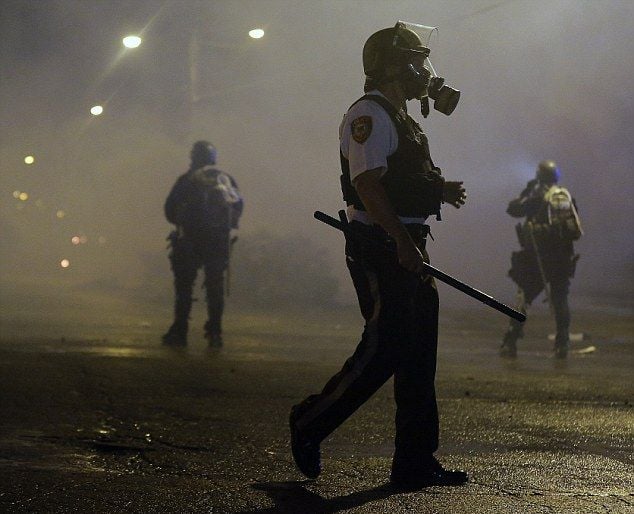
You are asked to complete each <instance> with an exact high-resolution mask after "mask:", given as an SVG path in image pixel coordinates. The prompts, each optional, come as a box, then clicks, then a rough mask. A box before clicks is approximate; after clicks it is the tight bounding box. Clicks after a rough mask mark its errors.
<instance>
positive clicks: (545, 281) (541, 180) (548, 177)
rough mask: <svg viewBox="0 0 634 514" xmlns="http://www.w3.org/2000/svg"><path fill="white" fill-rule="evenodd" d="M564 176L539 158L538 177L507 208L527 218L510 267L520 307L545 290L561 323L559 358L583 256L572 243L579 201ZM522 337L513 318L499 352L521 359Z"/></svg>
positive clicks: (576, 235) (566, 338) (565, 346)
mask: <svg viewBox="0 0 634 514" xmlns="http://www.w3.org/2000/svg"><path fill="white" fill-rule="evenodd" d="M559 177H560V172H559V168H558V167H557V165H556V164H555V162H554V161H551V160H545V161H542V162H540V163H539V165H538V167H537V175H536V177H535V178H534V179H533V180H531V181H530V182H528V184H527V185H526V187H525V188H524V190H523V191H522V192H521V194H520V196H519V197H518V198H515V199H514V200H512V201H511V202H510V203H509V206H508V208H507V210H506V212H507V213H508V214H510V215H511V216H513V217H515V218H526V219H525V221H524V223H520V224H518V225H517V227H516V229H517V236H518V239H519V242H520V245H521V247H522V250H520V251H519V252H513V254H512V256H511V269H510V270H509V276H510V277H511V278H512V279H513V281H514V282H515V283H516V284H517V286H518V291H517V296H518V305H517V309H518V310H519V311H520V312H523V313H526V309H527V306H529V305H530V304H531V303H532V302H533V300H535V298H537V296H538V295H539V294H540V293H541V292H542V291H545V293H546V299H547V301H548V302H549V304H550V308H551V310H552V311H553V312H554V314H555V322H556V324H557V334H556V336H555V357H557V358H565V357H566V356H567V354H568V346H569V328H570V309H569V308H568V290H569V287H570V278H571V277H573V276H574V272H575V267H576V263H577V259H578V258H579V256H578V255H575V253H574V248H573V241H575V240H577V239H579V238H580V237H581V235H582V234H583V231H582V229H581V223H580V221H579V215H578V214H577V207H576V203H575V200H574V199H573V198H572V196H571V195H570V193H569V192H568V190H567V189H566V188H564V187H562V186H560V185H558V182H559ZM522 336H523V330H522V325H521V324H520V323H519V322H517V321H515V320H511V323H510V325H509V328H508V330H507V332H506V334H505V335H504V340H503V343H502V347H501V349H500V354H501V355H502V356H504V357H516V355H517V345H516V343H517V340H518V339H519V338H521V337H522Z"/></svg>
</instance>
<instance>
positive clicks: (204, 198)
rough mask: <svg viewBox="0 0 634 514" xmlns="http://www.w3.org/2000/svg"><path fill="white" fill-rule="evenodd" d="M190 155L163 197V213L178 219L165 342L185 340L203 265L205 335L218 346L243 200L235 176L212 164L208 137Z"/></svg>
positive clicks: (213, 153)
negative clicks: (226, 281) (171, 304)
mask: <svg viewBox="0 0 634 514" xmlns="http://www.w3.org/2000/svg"><path fill="white" fill-rule="evenodd" d="M190 156H191V164H190V167H189V170H188V171H187V173H185V174H183V175H181V176H180V177H179V178H178V180H177V181H176V183H175V184H174V187H173V188H172V190H171V192H170V194H169V196H168V197H167V200H166V202H165V216H166V218H167V220H168V221H169V222H170V223H173V224H174V225H176V230H174V231H173V232H172V233H171V234H170V236H169V239H170V241H171V253H170V262H171V267H172V271H173V273H174V289H175V306H174V323H173V324H172V326H171V327H170V328H169V330H168V331H167V333H166V334H165V335H164V336H163V342H164V343H165V344H169V345H177V346H184V345H186V344H187V332H188V328H189V314H190V311H191V307H192V291H193V287H194V282H195V280H196V275H197V273H198V270H199V269H200V268H201V267H202V268H204V271H205V281H204V287H205V290H206V300H207V314H208V319H207V322H206V323H205V338H206V339H207V341H208V342H209V345H210V346H212V347H219V346H222V314H223V310H224V273H225V270H226V269H227V266H228V263H229V251H230V245H231V243H232V239H231V237H230V233H231V231H232V230H235V229H237V228H238V221H239V219H240V216H241V214H242V208H243V200H242V197H241V195H240V192H239V190H238V186H237V184H236V181H235V180H234V179H233V177H231V176H229V175H228V174H226V173H223V172H221V171H220V170H218V169H216V168H215V167H214V165H215V164H216V149H215V147H214V146H213V145H212V144H211V143H209V142H208V141H197V142H196V143H194V145H193V146H192V149H191V154H190ZM233 241H235V238H234V239H233Z"/></svg>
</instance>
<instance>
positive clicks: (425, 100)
mask: <svg viewBox="0 0 634 514" xmlns="http://www.w3.org/2000/svg"><path fill="white" fill-rule="evenodd" d="M405 31H407V34H408V37H409V38H410V39H411V35H410V34H411V33H412V32H413V33H414V34H416V36H418V39H419V40H420V43H421V45H423V46H421V47H418V48H412V47H410V48H407V47H403V46H400V48H399V49H400V50H402V51H404V52H407V54H405V55H411V56H413V57H416V56H417V55H418V61H419V62H418V63H412V62H408V63H407V64H406V65H405V66H404V71H403V82H404V86H405V89H406V92H407V95H408V98H410V99H418V100H420V111H421V114H422V115H423V117H425V118H426V117H427V116H428V115H429V99H430V98H431V99H432V100H433V101H434V109H435V110H436V111H439V112H442V113H443V114H445V115H447V116H449V115H450V114H451V113H452V112H453V111H454V109H455V108H456V106H457V105H458V101H459V100H460V91H458V90H457V89H454V88H452V87H449V86H448V85H446V84H445V79H444V78H442V77H439V76H438V74H437V73H436V70H435V69H434V66H433V65H432V63H431V61H430V60H429V46H430V42H431V39H432V36H433V35H434V34H437V33H438V29H437V28H436V27H426V26H424V25H418V24H415V23H409V22H403V21H399V22H397V24H396V27H395V37H394V41H395V42H396V41H397V40H398V41H402V40H403V39H405V37H404V34H405ZM402 35H403V36H402ZM419 48H420V49H419ZM423 49H424V51H423ZM425 51H426V52H425ZM423 55H424V62H423V64H422V65H420V60H421V58H422V57H423ZM412 60H414V59H409V61H412ZM406 62H407V61H406ZM417 64H418V65H417Z"/></svg>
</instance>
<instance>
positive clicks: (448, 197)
mask: <svg viewBox="0 0 634 514" xmlns="http://www.w3.org/2000/svg"><path fill="white" fill-rule="evenodd" d="M462 184H463V182H462V181H460V182H458V181H449V180H447V181H445V183H444V185H443V190H442V201H443V202H445V203H448V204H449V205H453V206H454V207H455V208H456V209H460V206H461V205H464V203H465V200H466V199H467V192H466V190H465V188H464V187H463V185H462Z"/></svg>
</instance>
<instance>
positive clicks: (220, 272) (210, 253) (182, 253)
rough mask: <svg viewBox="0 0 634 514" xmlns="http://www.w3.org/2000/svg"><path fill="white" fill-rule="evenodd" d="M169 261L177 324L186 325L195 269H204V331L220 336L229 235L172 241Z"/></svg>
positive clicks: (195, 274)
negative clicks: (172, 275)
mask: <svg viewBox="0 0 634 514" xmlns="http://www.w3.org/2000/svg"><path fill="white" fill-rule="evenodd" d="M170 262H171V266H172V271H173V273H174V290H175V296H176V298H175V306H174V316H175V320H176V323H177V324H181V325H184V326H187V321H188V319H189V314H190V311H191V307H192V294H193V288H194V282H195V281H196V276H197V274H198V270H199V269H200V268H203V269H204V273H205V280H204V287H205V290H206V300H207V323H206V324H205V331H206V332H207V333H210V334H220V333H221V332H222V313H223V311H224V272H225V270H226V269H227V265H228V262H229V235H228V233H224V232H219V233H216V234H213V235H211V236H208V237H205V238H204V239H199V240H197V239H193V238H188V237H183V238H180V239H178V240H176V241H175V242H174V245H173V248H172V252H171V253H170Z"/></svg>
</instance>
